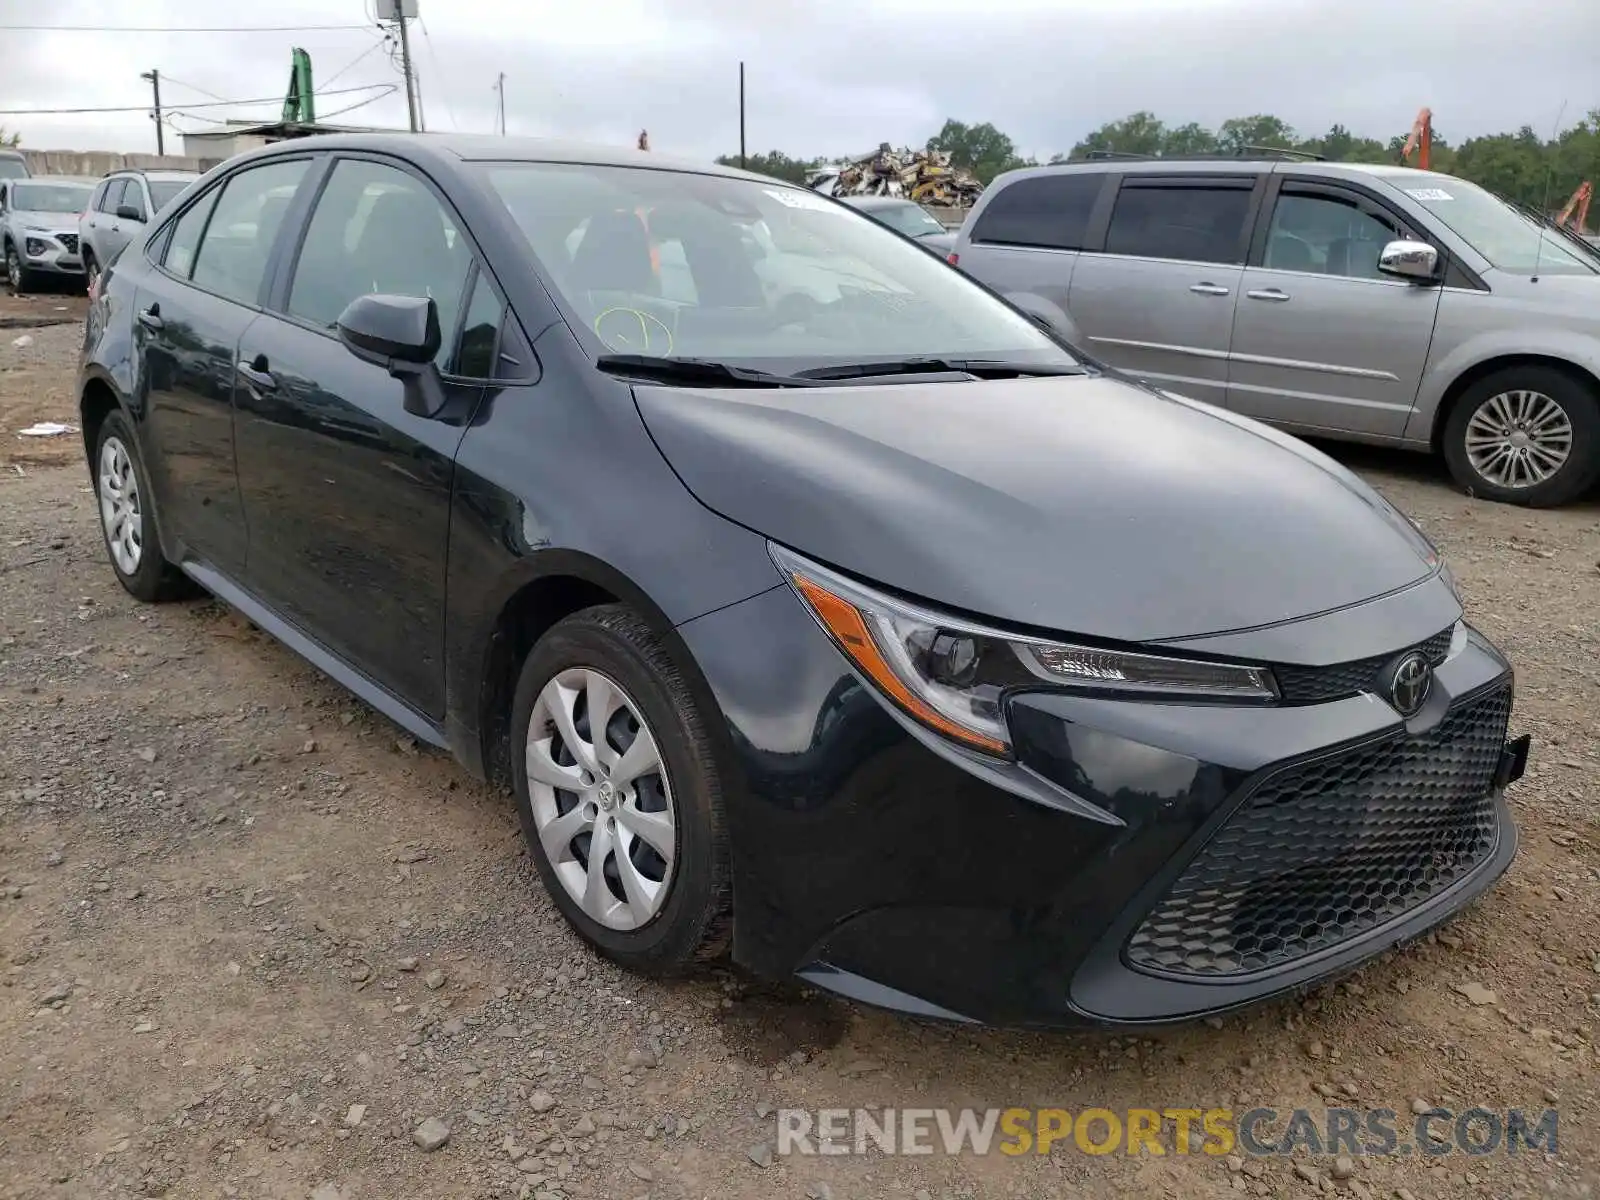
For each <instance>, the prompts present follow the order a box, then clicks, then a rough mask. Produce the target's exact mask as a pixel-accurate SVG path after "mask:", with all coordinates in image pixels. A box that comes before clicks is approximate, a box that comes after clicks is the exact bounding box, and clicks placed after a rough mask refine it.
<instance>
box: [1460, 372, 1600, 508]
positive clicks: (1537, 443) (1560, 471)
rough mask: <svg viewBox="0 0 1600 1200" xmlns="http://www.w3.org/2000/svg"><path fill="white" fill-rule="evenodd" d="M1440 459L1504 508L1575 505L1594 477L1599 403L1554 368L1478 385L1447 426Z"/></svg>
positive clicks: (1599, 467)
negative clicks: (1508, 505)
mask: <svg viewBox="0 0 1600 1200" xmlns="http://www.w3.org/2000/svg"><path fill="white" fill-rule="evenodd" d="M1444 457H1445V462H1446V463H1447V464H1449V467H1450V473H1451V474H1452V475H1453V476H1454V477H1455V480H1456V482H1457V483H1458V484H1460V485H1461V486H1462V487H1463V488H1465V489H1466V490H1467V491H1469V492H1471V493H1472V494H1474V495H1477V496H1482V497H1484V498H1485V499H1489V500H1498V501H1501V502H1503V503H1508V504H1527V505H1533V506H1536V507H1549V506H1552V505H1557V504H1565V503H1567V502H1568V501H1571V500H1575V499H1577V498H1578V497H1579V496H1581V495H1582V494H1583V493H1584V492H1586V491H1588V490H1589V488H1590V487H1591V486H1593V484H1594V482H1595V479H1596V477H1597V476H1600V398H1597V397H1596V395H1595V390H1594V388H1593V386H1592V385H1589V384H1587V383H1585V382H1584V381H1583V380H1581V379H1579V378H1578V377H1577V376H1575V375H1572V374H1569V373H1568V372H1566V371H1563V370H1561V369H1559V368H1557V367H1545V366H1523V367H1507V368H1506V369H1504V370H1502V371H1496V372H1494V373H1493V374H1492V375H1487V376H1485V377H1484V378H1483V379H1480V380H1478V381H1477V382H1476V383H1474V384H1473V385H1472V386H1471V387H1469V388H1468V389H1467V390H1466V392H1465V393H1464V394H1463V395H1462V396H1461V398H1460V399H1459V400H1458V401H1457V403H1456V406H1455V407H1454V408H1453V409H1452V410H1451V412H1450V418H1449V420H1448V421H1447V422H1446V423H1445V430H1444Z"/></svg>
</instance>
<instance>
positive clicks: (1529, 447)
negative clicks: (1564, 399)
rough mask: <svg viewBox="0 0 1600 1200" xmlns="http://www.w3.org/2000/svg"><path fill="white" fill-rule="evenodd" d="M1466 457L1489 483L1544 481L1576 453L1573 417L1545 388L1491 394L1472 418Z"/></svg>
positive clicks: (1516, 484)
mask: <svg viewBox="0 0 1600 1200" xmlns="http://www.w3.org/2000/svg"><path fill="white" fill-rule="evenodd" d="M1466 451H1467V461H1468V462H1470V463H1471V464H1472V469H1473V470H1474V471H1476V472H1477V473H1478V474H1479V475H1481V476H1483V478H1484V479H1486V480H1487V481H1489V482H1490V483H1493V484H1496V485H1498V486H1499V487H1503V488H1528V487H1534V486H1536V485H1538V484H1541V483H1544V482H1545V481H1546V480H1548V479H1550V478H1552V477H1553V476H1554V475H1555V474H1556V472H1558V471H1560V470H1561V468H1562V467H1564V466H1566V465H1567V459H1568V458H1569V457H1570V456H1571V454H1572V421H1571V419H1570V418H1569V417H1568V416H1567V412H1566V409H1564V408H1562V407H1561V405H1559V404H1557V403H1556V401H1555V400H1553V399H1552V398H1551V397H1549V396H1547V395H1545V394H1544V393H1543V392H1537V391H1531V390H1526V389H1519V390H1514V391H1506V392H1500V393H1497V394H1496V395H1493V396H1490V397H1489V398H1488V399H1487V400H1485V401H1484V402H1483V403H1482V404H1480V405H1479V406H1478V409H1477V411H1476V412H1474V413H1473V414H1472V416H1471V418H1470V419H1469V420H1468V421H1467V429H1466Z"/></svg>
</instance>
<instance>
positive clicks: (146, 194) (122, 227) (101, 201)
mask: <svg viewBox="0 0 1600 1200" xmlns="http://www.w3.org/2000/svg"><path fill="white" fill-rule="evenodd" d="M199 178H200V176H199V175H198V174H196V173H195V172H193V171H139V170H125V171H113V172H111V173H110V174H109V175H107V176H106V177H105V178H104V179H102V180H101V181H100V183H99V185H98V186H97V187H96V188H95V189H94V199H93V200H91V201H90V203H89V206H88V207H87V208H86V209H85V210H84V213H83V218H82V220H80V221H79V223H78V236H79V237H80V238H81V239H82V241H83V265H84V269H85V270H87V271H88V273H89V279H90V281H91V282H92V281H93V280H94V277H95V276H96V275H98V274H99V273H100V270H101V268H102V267H104V266H105V265H106V264H107V263H108V262H110V261H111V260H112V259H114V258H116V256H117V252H118V251H119V250H121V249H122V248H123V247H124V246H126V245H127V244H128V243H129V242H130V241H131V240H132V239H133V238H134V237H135V236H136V235H138V234H142V233H144V231H145V229H146V227H147V226H148V224H149V222H150V219H151V218H152V217H154V216H155V215H156V213H158V212H160V211H161V210H162V209H163V208H165V207H166V206H167V205H168V204H169V203H171V202H172V201H173V200H175V199H177V197H179V196H181V195H182V194H183V193H184V190H185V189H187V188H188V186H189V185H190V184H191V183H193V182H194V181H195V180H196V179H199Z"/></svg>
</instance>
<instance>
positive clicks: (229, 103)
mask: <svg viewBox="0 0 1600 1200" xmlns="http://www.w3.org/2000/svg"><path fill="white" fill-rule="evenodd" d="M393 86H394V85H393V84H384V83H364V84H362V85H361V86H359V87H345V88H332V89H331V90H329V91H325V92H317V93H316V94H317V95H318V96H346V95H349V94H350V93H351V92H369V91H371V90H372V89H373V88H378V87H391V88H392V87H393ZM282 103H283V97H282V96H258V97H255V98H254V99H250V100H217V101H208V102H206V103H203V104H188V105H185V106H184V107H186V108H231V107H234V106H236V105H237V106H243V105H246V104H282ZM149 111H150V106H149V105H148V104H126V105H113V106H111V107H108V108H0V117H54V116H75V115H79V114H83V113H126V112H149Z"/></svg>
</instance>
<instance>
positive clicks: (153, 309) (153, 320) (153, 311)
mask: <svg viewBox="0 0 1600 1200" xmlns="http://www.w3.org/2000/svg"><path fill="white" fill-rule="evenodd" d="M139 324H141V325H143V326H144V327H145V328H146V329H161V328H163V327H164V326H165V325H166V322H165V321H163V320H162V319H161V306H160V305H159V304H152V305H151V306H150V307H149V308H141V309H140V310H139Z"/></svg>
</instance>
